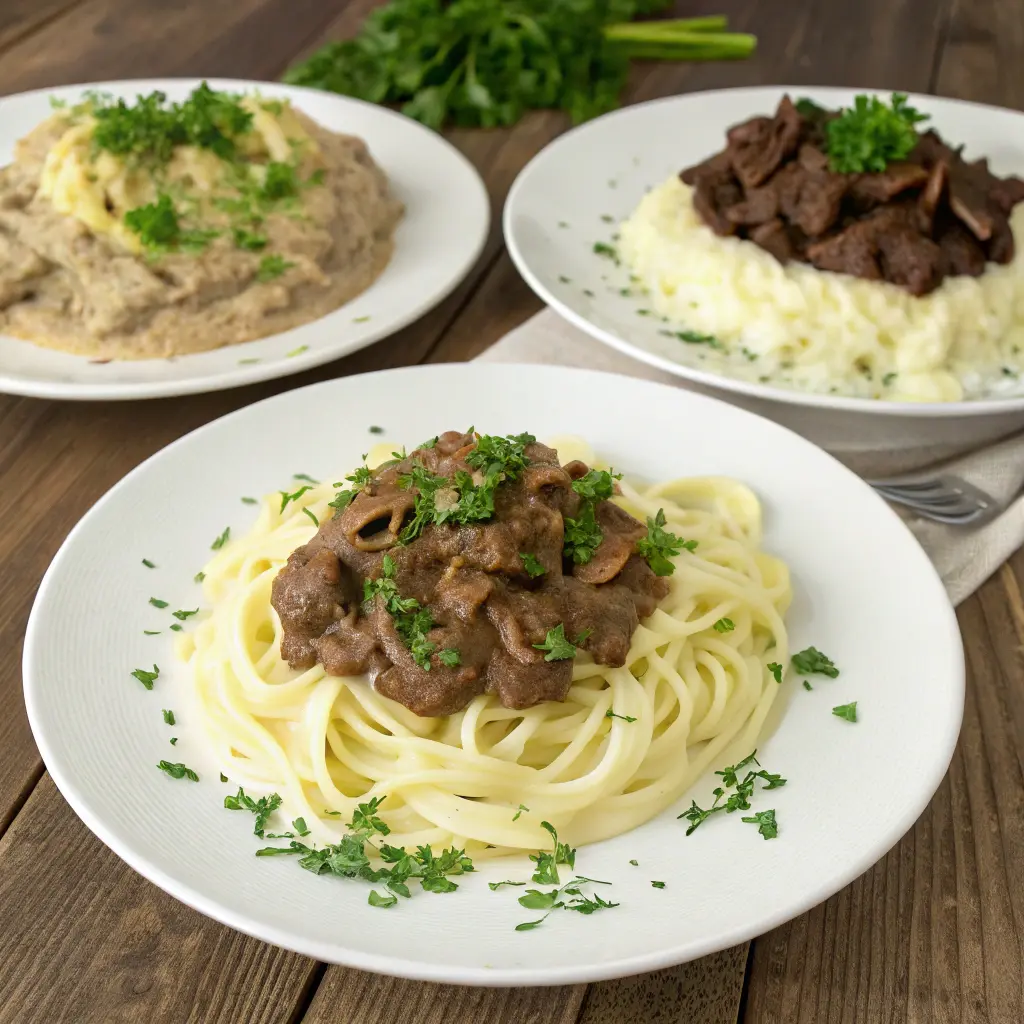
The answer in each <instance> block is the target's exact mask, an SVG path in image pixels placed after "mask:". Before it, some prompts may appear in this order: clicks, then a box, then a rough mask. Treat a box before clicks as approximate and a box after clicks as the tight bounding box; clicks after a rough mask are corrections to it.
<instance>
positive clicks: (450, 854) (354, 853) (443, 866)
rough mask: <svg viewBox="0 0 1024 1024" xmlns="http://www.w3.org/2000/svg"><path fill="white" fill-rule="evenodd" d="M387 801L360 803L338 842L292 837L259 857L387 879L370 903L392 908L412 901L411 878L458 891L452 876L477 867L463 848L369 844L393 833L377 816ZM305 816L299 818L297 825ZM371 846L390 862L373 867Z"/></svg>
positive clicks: (262, 851) (425, 886) (436, 889)
mask: <svg viewBox="0 0 1024 1024" xmlns="http://www.w3.org/2000/svg"><path fill="white" fill-rule="evenodd" d="M276 795H277V794H274V796H276ZM384 799H385V798H384V797H373V798H372V799H371V800H369V801H368V802H367V803H364V804H359V806H358V807H357V809H356V812H355V814H354V815H353V816H352V820H351V821H350V822H349V823H348V825H347V826H346V828H348V829H350V831H349V832H347V833H346V834H345V835H344V836H342V837H341V841H340V842H337V843H332V844H330V845H328V846H324V847H321V848H320V849H317V848H316V847H315V846H307V845H306V844H305V843H300V842H299V841H298V840H296V839H292V841H291V842H290V843H289V844H288V845H287V846H265V847H263V848H262V849H260V850H257V851H256V856H257V857H272V856H277V855H281V854H284V855H290V854H294V855H296V856H298V857H299V867H302V868H305V869H306V870H307V871H312V872H313V874H315V875H322V874H330V875H336V876H337V877H339V878H360V879H362V880H363V881H365V882H383V883H384V886H385V889H386V892H385V894H384V895H383V896H382V895H381V894H380V893H378V892H377V890H376V889H371V890H370V894H369V897H368V899H367V902H368V903H369V904H370V906H371V907H385V908H386V907H393V906H395V904H396V903H398V897H399V896H403V897H405V898H406V899H408V898H409V897H410V896H411V895H412V892H411V891H410V889H409V884H408V883H409V882H410V880H412V879H417V880H418V881H419V883H420V887H421V888H422V889H424V890H425V891H426V892H438V893H445V892H455V890H456V889H458V885H457V884H456V883H455V882H453V881H452V880H451V878H450V877H449V876H450V875H461V874H466V873H468V872H470V871H472V870H473V861H472V860H471V859H470V858H469V857H467V856H466V854H465V851H464V850H456V849H455V848H454V847H449V848H448V849H445V850H442V851H441V853H440V854H439V855H438V854H435V853H434V851H433V850H432V849H431V848H430V847H429V846H419V847H417V848H416V852H415V853H409V852H408V851H406V850H405V849H404V848H403V847H401V846H389V845H387V844H386V843H385V844H383V845H381V846H380V847H379V848H377V847H375V846H374V845H373V844H372V843H371V842H370V839H371V838H373V837H374V836H375V835H380V836H386V835H388V834H389V833H390V831H391V830H390V829H389V828H388V826H387V825H386V824H385V823H384V822H383V821H382V820H381V819H380V818H379V817H378V816H377V810H378V809H379V807H380V805H381V804H382V803H383V802H384ZM301 820H302V819H301V818H297V819H296V823H298V822H299V821H301ZM367 846H369V847H370V849H371V850H373V851H374V852H375V853H377V855H378V856H379V857H380V859H381V860H382V861H383V862H384V864H385V865H389V866H385V867H374V866H373V865H372V864H371V863H370V858H369V855H368V854H367V852H366V848H367Z"/></svg>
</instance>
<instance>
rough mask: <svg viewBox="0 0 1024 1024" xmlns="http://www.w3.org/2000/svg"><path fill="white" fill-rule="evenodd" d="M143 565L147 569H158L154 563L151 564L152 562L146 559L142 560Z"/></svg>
mask: <svg viewBox="0 0 1024 1024" xmlns="http://www.w3.org/2000/svg"><path fill="white" fill-rule="evenodd" d="M142 564H143V565H144V566H145V567H146V568H147V569H155V568H156V565H154V564H153V563H152V562H151V561H150V560H149V559H148V558H144V559H143V560H142Z"/></svg>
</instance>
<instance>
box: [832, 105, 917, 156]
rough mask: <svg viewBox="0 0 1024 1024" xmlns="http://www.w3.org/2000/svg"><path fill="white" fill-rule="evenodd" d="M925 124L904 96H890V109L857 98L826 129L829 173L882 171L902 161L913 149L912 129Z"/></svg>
mask: <svg viewBox="0 0 1024 1024" xmlns="http://www.w3.org/2000/svg"><path fill="white" fill-rule="evenodd" d="M927 120H928V115H927V114H922V113H920V112H919V111H917V110H915V109H914V108H913V107H911V106H908V105H907V97H906V95H905V94H904V93H900V92H894V93H893V94H892V104H891V105H888V104H886V103H884V102H883V101H882V100H880V99H879V98H878V97H877V96H858V97H857V98H856V99H855V100H854V101H853V106H852V107H848V108H847V109H846V110H844V111H843V112H842V113H841V114H840V115H839V116H838V117H836V118H834V119H832V120H831V121H829V122H828V123H827V125H826V128H825V133H826V137H827V140H828V146H827V148H828V155H829V158H830V161H831V165H832V170H833V171H838V172H840V173H842V174H859V173H863V172H865V171H884V170H885V168H886V166H887V165H888V164H890V163H891V162H892V161H894V160H905V159H906V158H907V157H908V156H910V153H911V151H912V150H913V148H914V146H916V145H917V138H918V136H917V130H916V129H915V127H914V126H915V125H917V124H920V123H921V122H922V121H927Z"/></svg>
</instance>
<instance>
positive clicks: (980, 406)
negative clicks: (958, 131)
mask: <svg viewBox="0 0 1024 1024" xmlns="http://www.w3.org/2000/svg"><path fill="white" fill-rule="evenodd" d="M894 91H899V90H892V89H879V88H860V87H857V86H835V85H751V86H746V85H742V86H730V87H728V88H723V89H701V90H697V91H695V92H684V93H678V94H676V95H674V96H662V97H659V98H657V99H652V100H645V101H644V102H642V103H633V104H630V105H629V106H625V107H620V108H619V109H617V110H613V111H610V112H609V113H607V114H602V115H601V116H600V117H596V118H594V119H593V120H591V121H586V122H584V123H583V124H579V125H576V126H575V127H573V128H571V129H570V130H569V131H567V132H563V133H562V134H561V135H559V136H557V137H556V138H555V139H553V140H552V141H551V142H549V143H548V144H547V145H546V146H544V147H543V148H542V149H541V150H540V152H538V153H536V154H535V155H534V156H533V157H532V158H531V159H530V161H529V162H528V163H527V164H526V166H525V167H523V169H522V170H521V171H520V172H519V173H518V174H517V175H516V178H515V181H513V183H512V187H511V188H510V189H509V191H508V195H507V196H506V199H505V203H504V206H503V207H502V214H501V227H502V235H503V237H504V240H505V246H506V248H507V249H508V252H509V256H510V257H511V259H512V263H513V264H514V266H515V268H516V270H517V271H518V272H519V274H520V276H521V277H522V278H523V280H524V281H525V282H526V283H527V285H528V286H529V287H530V289H531V290H532V291H533V293H534V294H535V295H536V296H537V297H538V298H539V299H540V300H541V301H542V302H543V303H545V305H547V306H549V307H550V308H551V309H553V310H554V311H555V312H556V313H558V315H559V316H560V317H562V318H563V319H564V320H567V321H568V322H569V323H570V324H572V325H573V326H574V327H577V328H579V330H581V331H583V332H584V333H586V334H588V335H590V337H592V338H595V339H597V340H598V341H600V342H601V343H602V344H605V345H607V346H608V347H609V348H612V349H614V350H615V351H617V352H621V353H622V354H623V355H625V356H629V357H630V358H632V359H636V360H637V361H638V362H641V363H644V364H646V365H647V366H651V367H654V368H655V369H658V370H662V371H664V372H665V373H669V374H672V376H674V377H677V378H680V379H682V380H686V381H692V382H693V383H695V384H700V385H703V386H705V387H712V388H720V389H721V390H723V391H727V392H729V393H731V394H737V395H742V396H744V397H747V398H754V399H758V400H760V401H765V402H774V403H778V404H781V405H795V406H804V407H807V408H813V409H823V410H826V411H829V412H835V413H868V414H871V415H876V416H882V417H890V418H900V417H903V418H907V419H934V418H936V417H939V418H948V419H959V418H962V417H963V418H972V417H975V416H992V415H994V414H997V413H1009V414H1014V413H1018V414H1019V413H1024V394H1021V395H1017V396H1014V397H1010V398H980V399H970V400H966V401H965V400H962V399H961V400H960V401H958V402H906V401H901V402H895V401H893V402H889V401H881V400H880V399H875V398H856V397H853V396H848V395H828V394H819V393H817V392H810V391H799V390H796V389H793V390H788V389H785V388H779V387H775V386H772V385H768V384H760V383H758V382H755V381H747V380H741V379H740V378H737V377H728V376H726V375H725V374H719V373H711V372H709V371H707V370H702V369H699V368H697V367H691V366H687V365H685V364H683V363H678V362H676V361H675V360H672V359H666V358H664V357H663V356H660V355H658V354H657V353H656V352H652V351H649V350H648V349H646V348H644V347H642V346H641V345H638V344H636V343H633V342H630V341H627V340H625V339H624V338H621V337H619V335H617V334H615V333H613V332H612V331H608V330H605V329H604V328H602V327H599V326H598V325H597V324H595V323H593V322H592V321H590V320H588V319H587V318H586V317H585V316H583V315H582V314H580V313H577V312H576V311H575V310H573V309H572V308H571V307H570V306H568V305H567V304H566V303H565V302H563V301H562V300H561V299H560V298H559V297H558V295H557V294H556V293H555V292H554V291H553V290H552V289H550V288H549V287H548V286H547V285H546V284H545V283H544V282H543V281H542V280H541V278H540V276H539V275H538V274H536V273H535V272H534V271H533V270H532V268H531V266H530V261H529V260H528V259H527V257H526V256H525V255H524V253H523V250H522V249H521V248H520V246H519V243H518V239H517V235H516V232H515V229H514V227H513V218H514V217H515V216H516V213H517V211H516V210H515V206H516V204H517V203H518V202H521V198H520V197H521V194H523V193H525V192H526V189H527V188H528V186H529V180H528V178H529V175H530V174H531V173H532V172H535V171H536V170H537V168H538V167H539V166H540V164H541V163H542V162H543V161H544V160H546V159H550V157H551V153H552V152H554V151H555V150H556V149H557V148H558V147H559V145H560V144H562V143H563V142H564V141H565V140H566V139H568V138H570V137H572V136H576V135H577V134H584V133H586V132H587V131H588V130H590V129H592V128H593V127H594V126H595V125H598V124H602V123H607V122H610V121H613V120H616V119H620V118H622V119H625V118H628V117H629V116H631V114H632V113H633V112H634V111H636V110H640V109H647V108H650V107H658V106H672V105H677V104H680V105H685V104H686V103H688V102H690V101H699V100H700V99H702V98H703V99H708V98H713V97H717V96H724V95H730V94H737V93H759V94H762V95H763V94H768V93H770V94H773V95H775V96H777V97H781V96H782V95H783V94H784V93H789V94H790V95H793V94H796V93H800V92H802V93H805V94H808V95H810V96H822V97H827V96H834V97H837V98H838V97H840V96H846V95H848V94H850V93H854V94H859V93H865V94H867V95H869V96H886V95H889V94H891V93H892V92H894ZM906 95H907V97H908V98H909V99H910V100H912V101H914V102H915V103H920V102H922V101H923V102H924V103H925V104H926V105H927V104H939V105H941V106H952V107H967V108H972V109H974V110H980V111H984V112H986V113H991V112H993V111H998V112H999V113H1005V114H1012V115H1014V116H1015V117H1018V118H1020V120H1021V130H1022V133H1024V111H1020V110H1012V109H1011V108H1009V107H999V106H995V105H994V104H991V103H978V102H976V101H974V100H960V99H954V98H952V97H947V96H934V95H931V94H929V93H920V92H917V93H915V92H910V93H906ZM723 131H724V127H723Z"/></svg>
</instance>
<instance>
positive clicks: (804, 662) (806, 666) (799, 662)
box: [792, 647, 839, 679]
mask: <svg viewBox="0 0 1024 1024" xmlns="http://www.w3.org/2000/svg"><path fill="white" fill-rule="evenodd" d="M792 662H793V668H795V669H796V670H797V672H799V673H800V674H801V675H805V676H809V675H820V676H828V677H829V679H835V678H836V676H838V675H839V669H837V668H836V666H835V665H834V664H833V662H832V659H831V658H830V657H829V656H828V655H827V654H822V653H821V651H819V650H818V649H817V648H816V647H808V648H807V649H806V650H804V651H797V653H796V654H794V655H793V658H792Z"/></svg>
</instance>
